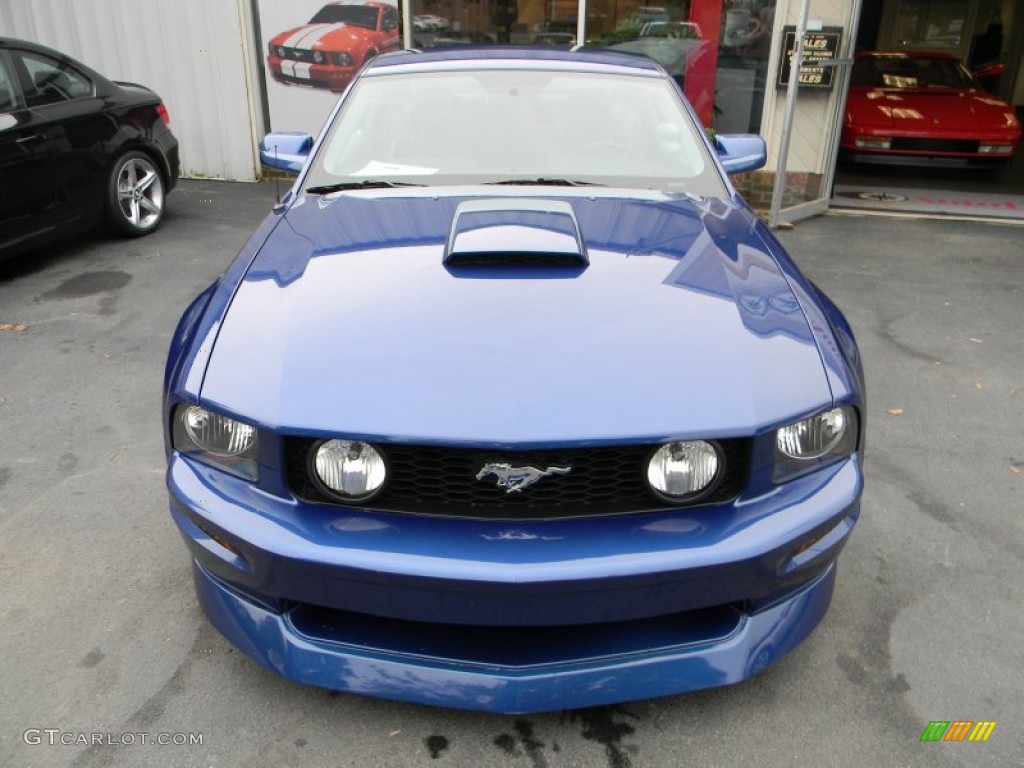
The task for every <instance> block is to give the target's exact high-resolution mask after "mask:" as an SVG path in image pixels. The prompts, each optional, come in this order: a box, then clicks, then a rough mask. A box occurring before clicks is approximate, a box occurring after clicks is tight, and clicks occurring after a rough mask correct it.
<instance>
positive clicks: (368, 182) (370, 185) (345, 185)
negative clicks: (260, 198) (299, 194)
mask: <svg viewBox="0 0 1024 768" xmlns="http://www.w3.org/2000/svg"><path fill="white" fill-rule="evenodd" d="M424 186H426V185H425V184H412V183H409V182H406V181H385V180H384V179H364V180H363V181H339V182H336V183H334V184H321V185H320V186H318V187H306V191H307V192H312V193H313V194H314V195H328V194H330V193H331V192H342V191H343V190H346V189H386V188H389V187H424Z"/></svg>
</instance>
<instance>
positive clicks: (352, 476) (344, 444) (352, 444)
mask: <svg viewBox="0 0 1024 768" xmlns="http://www.w3.org/2000/svg"><path fill="white" fill-rule="evenodd" d="M313 476H314V478H315V479H316V480H318V481H319V482H320V483H321V484H322V485H323V486H324V488H325V489H326V491H327V492H328V493H330V494H331V495H334V496H338V497H340V498H342V499H344V500H346V501H363V500H365V499H368V498H370V497H371V496H373V495H374V494H375V493H377V491H379V490H380V489H381V486H382V485H384V478H385V477H386V476H387V468H386V467H385V466H384V457H383V456H381V455H380V452H379V451H378V450H377V449H376V448H374V447H373V446H372V445H370V444H369V443H363V442H360V441H358V440H328V441H327V442H325V443H321V444H320V446H319V447H318V448H317V449H316V450H315V451H314V452H313Z"/></svg>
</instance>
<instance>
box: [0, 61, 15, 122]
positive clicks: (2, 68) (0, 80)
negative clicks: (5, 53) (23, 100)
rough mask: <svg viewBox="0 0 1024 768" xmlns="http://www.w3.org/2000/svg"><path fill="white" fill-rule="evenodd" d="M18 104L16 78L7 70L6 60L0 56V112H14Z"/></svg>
mask: <svg viewBox="0 0 1024 768" xmlns="http://www.w3.org/2000/svg"><path fill="white" fill-rule="evenodd" d="M17 106H18V101H17V95H16V91H15V88H14V80H13V78H12V77H11V75H10V73H8V71H7V67H6V62H4V60H3V57H2V56H0V114H3V113H4V112H13V111H14V110H15V109H16V108H17Z"/></svg>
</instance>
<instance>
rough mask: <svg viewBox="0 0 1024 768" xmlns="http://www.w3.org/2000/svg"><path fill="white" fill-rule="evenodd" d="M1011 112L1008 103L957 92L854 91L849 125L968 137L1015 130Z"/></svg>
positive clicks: (988, 97)
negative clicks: (1008, 116)
mask: <svg viewBox="0 0 1024 768" xmlns="http://www.w3.org/2000/svg"><path fill="white" fill-rule="evenodd" d="M1011 112H1012V110H1011V109H1010V107H1009V106H1008V105H1007V104H1006V102H1004V101H1001V100H1000V99H998V98H996V97H995V96H992V95H991V94H987V93H982V92H979V91H971V90H968V89H954V88H932V89H922V90H907V89H901V90H899V91H895V90H886V89H882V88H853V89H851V90H850V97H849V99H848V101H847V113H848V114H847V121H848V122H851V121H852V123H853V124H854V125H856V126H859V127H864V128H867V127H872V128H883V129H884V128H893V129H899V130H902V131H908V130H910V131H924V132H929V131H934V132H939V133H950V132H951V133H956V134H960V135H968V136H969V135H973V134H975V133H978V132H980V131H992V130H999V129H1008V130H1010V129H1012V124H1010V123H1008V120H1007V115H1009V114H1010V113H1011Z"/></svg>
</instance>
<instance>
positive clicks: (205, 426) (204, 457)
mask: <svg viewBox="0 0 1024 768" xmlns="http://www.w3.org/2000/svg"><path fill="white" fill-rule="evenodd" d="M172 443H173V445H174V449H175V450H177V451H180V452H181V453H184V454H188V455H190V456H193V457H195V458H197V459H199V460H200V461H203V462H206V463H207V464H213V465H215V466H218V467H220V468H221V469H225V470H227V471H228V472H231V473H232V474H235V475H239V476H240V477H245V478H249V479H255V478H256V476H257V471H256V466H257V462H256V428H255V427H253V426H252V425H250V424H246V423H245V422H242V421H238V420H236V419H231V418H228V417H227V416H222V415H221V414H219V413H214V412H213V411H209V410H207V409H206V408H203V407H201V406H198V405H182V406H178V408H177V410H175V412H174V429H173V433H172Z"/></svg>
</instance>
